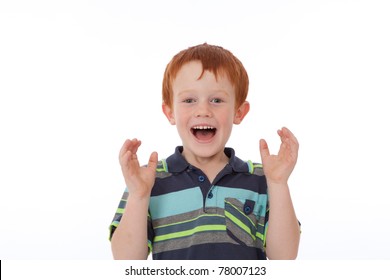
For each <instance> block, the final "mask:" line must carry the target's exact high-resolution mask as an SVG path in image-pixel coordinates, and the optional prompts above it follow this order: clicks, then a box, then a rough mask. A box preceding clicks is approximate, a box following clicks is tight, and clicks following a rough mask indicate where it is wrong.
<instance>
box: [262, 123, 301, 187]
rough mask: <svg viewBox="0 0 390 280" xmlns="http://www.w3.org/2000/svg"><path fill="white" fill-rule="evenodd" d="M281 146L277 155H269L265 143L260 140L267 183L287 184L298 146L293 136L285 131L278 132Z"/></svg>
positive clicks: (296, 156) (283, 129)
mask: <svg viewBox="0 0 390 280" xmlns="http://www.w3.org/2000/svg"><path fill="white" fill-rule="evenodd" d="M278 134H279V136H280V138H281V141H282V143H281V145H280V149H279V152H278V154H277V155H271V154H270V152H269V149H268V145H267V142H266V141H265V140H263V139H262V140H260V155H261V159H262V163H263V170H264V174H265V176H266V178H267V182H272V183H278V184H280V183H283V184H284V183H287V180H288V178H289V176H290V174H291V172H292V171H293V169H294V167H295V164H296V162H297V158H298V148H299V144H298V141H297V139H296V138H295V136H294V135H293V134H292V133H291V132H290V131H289V130H288V129H287V128H282V130H279V131H278Z"/></svg>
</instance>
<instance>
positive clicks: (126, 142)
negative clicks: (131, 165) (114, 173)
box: [119, 139, 131, 158]
mask: <svg viewBox="0 0 390 280" xmlns="http://www.w3.org/2000/svg"><path fill="white" fill-rule="evenodd" d="M130 143H131V141H130V140H129V139H126V141H125V142H124V143H123V145H122V147H121V149H120V151H119V158H121V157H122V156H123V155H124V154H125V153H126V152H127V151H128V149H129V146H130Z"/></svg>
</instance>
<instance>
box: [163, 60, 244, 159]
mask: <svg viewBox="0 0 390 280" xmlns="http://www.w3.org/2000/svg"><path fill="white" fill-rule="evenodd" d="M201 73H202V64H201V63H200V62H197V61H193V62H189V63H187V64H185V65H183V67H182V68H181V69H180V71H179V72H178V74H177V76H176V78H175V80H174V81H173V85H172V89H173V104H172V106H171V107H169V106H167V105H165V104H164V105H163V111H164V113H165V115H166V116H167V118H168V120H169V121H170V123H171V124H173V125H176V127H177V130H178V133H179V136H180V138H181V140H182V142H183V143H182V144H183V147H184V150H183V155H184V157H185V158H186V159H187V161H189V162H191V159H194V158H197V159H200V158H213V157H219V156H223V155H224V148H225V145H226V143H227V141H228V139H229V137H230V133H231V131H232V127H233V124H239V123H240V122H241V121H242V120H243V118H244V117H245V115H246V113H247V112H248V111H249V103H247V102H245V103H244V104H242V105H241V106H240V107H239V108H237V109H236V106H235V91H234V87H233V85H232V84H231V83H230V81H229V79H228V78H227V77H226V76H225V75H219V76H218V80H217V79H216V77H215V76H214V74H213V73H212V72H209V71H205V72H204V73H203V76H202V78H201V79H199V77H200V75H201Z"/></svg>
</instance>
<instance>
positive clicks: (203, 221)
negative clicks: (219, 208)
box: [154, 216, 225, 236]
mask: <svg viewBox="0 0 390 280" xmlns="http://www.w3.org/2000/svg"><path fill="white" fill-rule="evenodd" d="M205 225H225V217H218V216H202V217H198V218H197V219H196V220H192V221H191V220H190V221H184V222H182V223H179V224H173V225H171V226H164V227H160V228H154V233H155V236H159V235H164V234H169V233H176V232H180V231H185V230H190V229H194V228H196V227H197V226H205Z"/></svg>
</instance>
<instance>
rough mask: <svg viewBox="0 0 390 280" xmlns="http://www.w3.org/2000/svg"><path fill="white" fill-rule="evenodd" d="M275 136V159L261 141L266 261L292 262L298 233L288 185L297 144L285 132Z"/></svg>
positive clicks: (265, 143)
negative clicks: (265, 191)
mask: <svg viewBox="0 0 390 280" xmlns="http://www.w3.org/2000/svg"><path fill="white" fill-rule="evenodd" d="M278 134H279V136H280V138H281V141H282V144H281V145H280V150H279V153H278V154H277V155H270V152H269V149H268V145H267V142H266V141H265V140H263V139H262V140H260V155H261V159H262V162H263V169H264V174H265V177H266V179H267V185H268V195H269V207H270V212H269V218H268V231H267V241H266V243H267V245H266V251H267V256H268V258H269V259H295V258H296V257H297V254H298V246H299V239H300V229H299V224H298V220H297V218H296V216H295V211H294V207H293V203H292V200H291V196H290V191H289V187H288V184H287V181H288V178H289V176H290V174H291V172H292V171H293V169H294V167H295V164H296V162H297V158H298V148H299V144H298V141H297V139H296V138H295V136H294V135H293V134H292V133H291V131H290V130H288V129H287V128H282V129H281V130H279V131H278Z"/></svg>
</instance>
